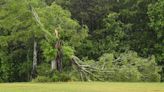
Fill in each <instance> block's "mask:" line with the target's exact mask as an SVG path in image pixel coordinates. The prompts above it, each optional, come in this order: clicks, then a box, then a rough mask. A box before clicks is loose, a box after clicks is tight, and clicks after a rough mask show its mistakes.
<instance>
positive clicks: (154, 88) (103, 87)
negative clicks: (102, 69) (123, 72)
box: [0, 82, 164, 92]
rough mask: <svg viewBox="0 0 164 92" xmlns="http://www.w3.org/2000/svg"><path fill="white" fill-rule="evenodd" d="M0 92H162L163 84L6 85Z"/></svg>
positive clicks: (3, 85)
mask: <svg viewBox="0 0 164 92" xmlns="http://www.w3.org/2000/svg"><path fill="white" fill-rule="evenodd" d="M0 92H164V84H163V83H107V82H105V83H101V82H86V83H85V82H82V83H80V82H77V83H76V82H68V83H7V84H0Z"/></svg>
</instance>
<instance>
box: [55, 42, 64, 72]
mask: <svg viewBox="0 0 164 92" xmlns="http://www.w3.org/2000/svg"><path fill="white" fill-rule="evenodd" d="M55 48H56V49H57V55H56V58H55V61H56V68H57V70H58V71H59V72H62V58H63V52H62V41H61V40H58V41H57V43H56V44H55Z"/></svg>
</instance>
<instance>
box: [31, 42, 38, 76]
mask: <svg viewBox="0 0 164 92" xmlns="http://www.w3.org/2000/svg"><path fill="white" fill-rule="evenodd" d="M36 67H37V42H36V41H35V40H34V47H33V65H32V78H35V77H36Z"/></svg>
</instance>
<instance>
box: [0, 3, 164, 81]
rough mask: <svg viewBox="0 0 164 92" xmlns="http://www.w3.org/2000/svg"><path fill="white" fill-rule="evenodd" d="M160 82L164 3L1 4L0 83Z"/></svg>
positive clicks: (163, 73) (162, 75) (163, 56)
mask: <svg viewBox="0 0 164 92" xmlns="http://www.w3.org/2000/svg"><path fill="white" fill-rule="evenodd" d="M19 81H34V82H38V81H39V82H51V81H54V82H56V81H129V82H140V81H144V82H157V81H164V1H163V0H0V82H19Z"/></svg>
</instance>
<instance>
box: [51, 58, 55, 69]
mask: <svg viewBox="0 0 164 92" xmlns="http://www.w3.org/2000/svg"><path fill="white" fill-rule="evenodd" d="M55 69H56V61H55V60H52V61H51V71H54V70H55Z"/></svg>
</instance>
